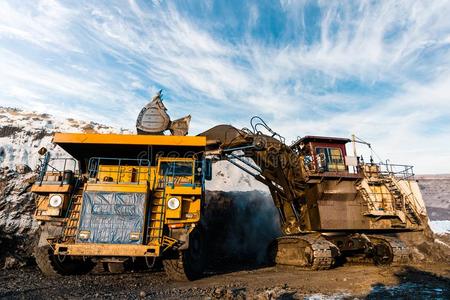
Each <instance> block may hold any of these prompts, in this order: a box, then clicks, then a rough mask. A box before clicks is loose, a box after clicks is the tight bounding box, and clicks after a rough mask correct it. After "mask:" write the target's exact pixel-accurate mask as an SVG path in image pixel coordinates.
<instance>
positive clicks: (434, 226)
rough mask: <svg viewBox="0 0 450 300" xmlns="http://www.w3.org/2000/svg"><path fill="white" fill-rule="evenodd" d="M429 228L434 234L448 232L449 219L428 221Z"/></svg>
mask: <svg viewBox="0 0 450 300" xmlns="http://www.w3.org/2000/svg"><path fill="white" fill-rule="evenodd" d="M428 224H429V225H430V227H431V230H432V231H433V232H434V233H436V234H450V221H449V220H445V221H429V222H428Z"/></svg>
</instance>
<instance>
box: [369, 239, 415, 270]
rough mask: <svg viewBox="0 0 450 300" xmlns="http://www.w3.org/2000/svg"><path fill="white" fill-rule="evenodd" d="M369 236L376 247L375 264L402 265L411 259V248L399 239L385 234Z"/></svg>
mask: <svg viewBox="0 0 450 300" xmlns="http://www.w3.org/2000/svg"><path fill="white" fill-rule="evenodd" d="M368 238H369V239H370V241H371V243H372V244H373V246H374V247H375V251H374V256H373V260H374V262H375V264H377V265H391V266H400V265H404V264H407V263H408V262H409V261H410V254H411V250H410V249H409V248H408V247H407V246H406V245H405V244H404V243H403V242H402V241H400V240H399V239H397V238H395V237H391V236H385V235H369V236H368Z"/></svg>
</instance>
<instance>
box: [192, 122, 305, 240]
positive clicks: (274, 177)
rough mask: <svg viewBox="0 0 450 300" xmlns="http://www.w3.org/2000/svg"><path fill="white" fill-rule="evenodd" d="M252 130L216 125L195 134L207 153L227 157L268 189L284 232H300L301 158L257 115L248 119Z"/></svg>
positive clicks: (303, 205)
mask: <svg viewBox="0 0 450 300" xmlns="http://www.w3.org/2000/svg"><path fill="white" fill-rule="evenodd" d="M254 120H257V121H258V122H259V123H257V124H255V125H253V121H254ZM258 125H259V126H263V128H264V129H266V130H265V131H267V132H268V133H269V134H271V135H268V134H263V133H262V132H261V131H259V130H258ZM252 129H253V130H250V129H247V128H244V129H237V128H235V127H233V126H231V125H218V126H215V127H213V128H211V129H209V130H207V131H205V132H203V133H201V134H199V135H200V136H206V138H207V145H208V146H207V155H209V156H213V157H214V158H215V159H217V160H228V161H229V162H231V163H233V164H234V165H236V166H238V167H240V168H241V169H243V170H244V171H246V172H247V173H249V174H250V175H252V176H253V177H254V178H255V179H256V180H258V181H260V182H262V183H263V184H265V185H266V186H267V187H268V188H269V191H270V193H271V196H272V199H273V201H274V204H275V206H276V207H277V209H278V212H279V215H280V221H281V225H282V230H283V232H284V233H285V234H295V233H300V232H302V231H303V230H304V228H305V225H304V222H303V220H304V218H303V215H304V214H305V209H306V205H305V202H306V201H305V197H304V189H305V183H304V173H303V169H304V168H303V160H302V159H301V156H299V155H298V154H297V153H295V152H294V151H293V150H292V149H291V148H290V147H289V146H287V145H286V144H285V143H284V139H283V138H282V137H281V136H279V135H278V134H277V133H275V132H273V131H272V130H271V129H270V128H269V127H268V126H267V125H266V124H265V123H264V121H262V120H261V119H260V118H258V117H254V118H253V119H252ZM249 159H250V160H249ZM251 161H253V162H251Z"/></svg>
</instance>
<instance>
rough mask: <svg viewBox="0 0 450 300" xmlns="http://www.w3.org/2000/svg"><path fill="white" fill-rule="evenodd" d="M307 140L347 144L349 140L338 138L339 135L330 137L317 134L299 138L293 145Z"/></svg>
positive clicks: (307, 141)
mask: <svg viewBox="0 0 450 300" xmlns="http://www.w3.org/2000/svg"><path fill="white" fill-rule="evenodd" d="M309 142H318V143H333V144H347V143H348V142H351V140H350V139H348V138H339V137H332V136H317V135H307V136H304V137H302V138H301V139H299V140H298V141H297V142H295V144H294V146H296V145H298V144H300V143H304V144H306V143H309Z"/></svg>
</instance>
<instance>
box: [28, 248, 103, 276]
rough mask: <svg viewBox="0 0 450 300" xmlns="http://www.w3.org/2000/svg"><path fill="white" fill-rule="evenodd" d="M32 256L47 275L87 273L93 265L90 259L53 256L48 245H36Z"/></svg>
mask: <svg viewBox="0 0 450 300" xmlns="http://www.w3.org/2000/svg"><path fill="white" fill-rule="evenodd" d="M34 257H35V259H36V264H37V265H38V267H39V269H40V270H41V271H42V273H43V274H44V275H47V276H61V275H83V274H87V273H89V272H90V271H91V270H92V269H93V268H94V266H95V263H93V262H92V261H91V260H81V259H79V260H77V259H73V258H71V257H69V256H65V257H64V258H62V257H58V256H55V255H54V254H53V250H52V248H50V246H41V247H36V248H35V249H34Z"/></svg>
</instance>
